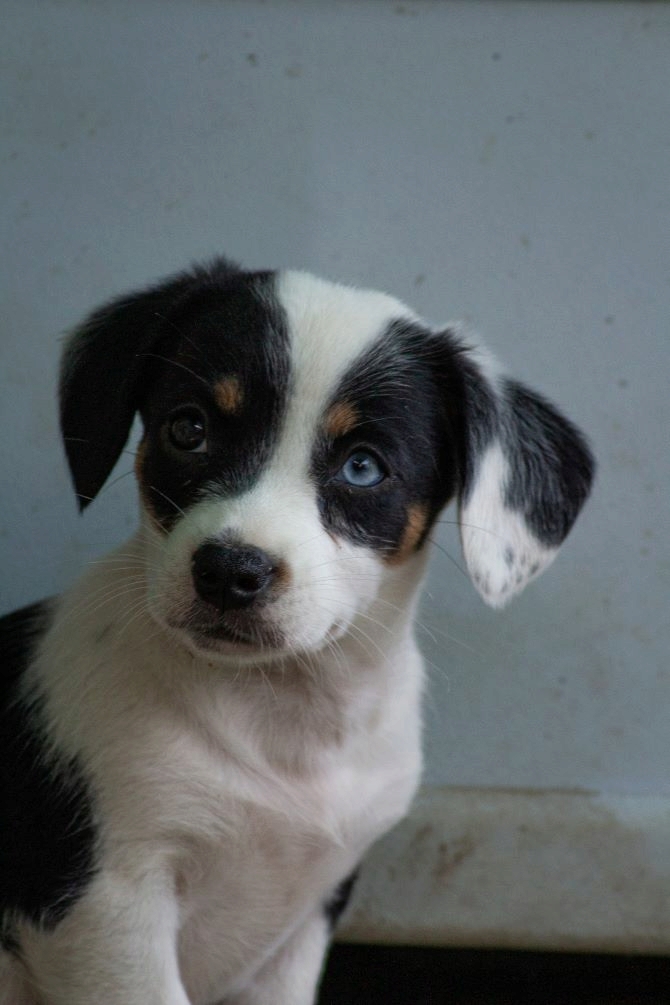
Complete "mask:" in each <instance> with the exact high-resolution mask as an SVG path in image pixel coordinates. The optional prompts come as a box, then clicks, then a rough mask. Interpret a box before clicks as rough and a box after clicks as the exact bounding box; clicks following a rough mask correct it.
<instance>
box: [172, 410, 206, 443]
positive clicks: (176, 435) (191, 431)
mask: <svg viewBox="0 0 670 1005" xmlns="http://www.w3.org/2000/svg"><path fill="white" fill-rule="evenodd" d="M167 434H168V439H169V441H170V443H171V444H172V446H173V447H176V448H177V450H186V451H188V452H189V453H198V454H204V453H205V451H206V450H207V428H206V422H205V416H204V415H203V414H202V412H201V411H200V410H199V409H197V408H183V409H180V411H179V412H176V413H174V414H173V415H172V416H171V417H170V419H169V421H168V427H167Z"/></svg>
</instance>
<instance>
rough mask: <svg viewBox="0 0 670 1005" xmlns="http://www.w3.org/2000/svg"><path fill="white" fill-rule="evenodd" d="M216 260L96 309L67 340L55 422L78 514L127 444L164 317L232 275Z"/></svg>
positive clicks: (164, 324) (164, 330)
mask: <svg viewBox="0 0 670 1005" xmlns="http://www.w3.org/2000/svg"><path fill="white" fill-rule="evenodd" d="M236 271H237V269H236V267H235V266H233V265H230V264H229V263H227V262H225V261H224V260H223V259H219V260H217V261H215V262H213V263H212V264H211V265H210V266H206V267H202V268H200V267H197V268H194V269H193V270H192V271H191V272H187V273H183V274H181V275H178V276H175V277H173V278H171V279H168V280H166V281H165V282H163V283H160V284H159V285H157V286H154V287H151V288H149V289H146V290H143V291H140V292H138V293H132V294H130V295H128V296H125V297H120V298H119V299H117V300H113V301H111V303H108V304H106V305H105V306H103V307H101V308H99V309H98V310H97V311H95V312H94V313H93V314H91V315H90V316H89V317H88V318H87V319H86V320H85V321H84V322H83V323H82V324H81V325H80V326H79V327H78V328H77V329H76V330H75V331H74V333H73V334H72V335H71V336H70V338H69V340H68V342H67V344H66V347H65V351H64V354H63V360H62V364H61V377H60V419H61V432H62V436H63V442H64V444H65V451H66V454H67V459H68V462H69V465H70V471H71V473H72V479H73V482H74V487H75V491H76V493H77V498H78V501H79V508H80V509H81V510H83V509H85V508H86V506H88V504H89V503H90V502H91V501H92V500H93V499H94V498H95V496H96V495H97V494H98V492H99V491H100V489H101V488H102V486H103V484H104V482H105V480H106V478H107V476H108V475H109V473H110V471H111V470H112V468H113V467H114V465H115V463H116V461H117V460H118V458H119V455H120V453H121V451H122V449H123V447H124V445H125V443H126V440H127V439H128V435H129V433H130V427H131V425H132V422H133V418H134V415H135V412H136V411H137V409H138V407H139V405H140V403H141V396H142V389H143V378H144V376H145V374H146V371H147V366H148V364H149V362H150V359H151V354H152V353H154V354H155V353H156V351H157V348H158V343H159V341H160V339H161V338H162V337H165V335H166V333H167V332H169V330H170V326H169V322H168V321H166V319H167V317H168V315H169V314H170V313H171V311H172V310H173V309H174V308H175V306H176V305H177V304H179V302H180V301H181V300H182V299H183V298H184V297H185V296H186V295H187V294H188V293H190V292H191V291H192V290H194V289H196V288H198V287H199V286H202V285H206V284H208V283H212V282H216V281H221V280H222V279H224V278H226V277H227V276H228V275H230V274H232V273H234V272H236Z"/></svg>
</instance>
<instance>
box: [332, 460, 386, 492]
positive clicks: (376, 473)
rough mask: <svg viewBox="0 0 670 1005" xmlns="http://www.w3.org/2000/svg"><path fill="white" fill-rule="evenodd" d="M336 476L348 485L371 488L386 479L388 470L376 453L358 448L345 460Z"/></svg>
mask: <svg viewBox="0 0 670 1005" xmlns="http://www.w3.org/2000/svg"><path fill="white" fill-rule="evenodd" d="M336 478H337V480H338V481H341V482H346V484H347V485H354V486H355V487H356V488H359V489H369V488H372V487H373V486H374V485H379V483H380V482H383V481H384V479H385V478H386V471H385V470H384V468H383V467H382V465H381V462H380V461H378V460H377V458H376V457H375V456H374V454H371V453H369V452H368V451H367V450H356V451H354V453H353V454H350V456H349V457H348V458H347V460H346V461H345V462H344V464H343V465H342V467H341V468H340V470H339V471H338V473H337V475H336Z"/></svg>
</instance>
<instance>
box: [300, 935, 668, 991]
mask: <svg viewBox="0 0 670 1005" xmlns="http://www.w3.org/2000/svg"><path fill="white" fill-rule="evenodd" d="M382 1003H383V1005H669V1003H670V959H667V958H663V957H660V958H659V957H640V956H636V957H629V956H605V955H602V956H601V955H577V954H559V953H551V954H550V953H525V952H496V951H488V950H485V951H471V950H458V949H430V948H405V947H397V946H361V945H345V944H339V945H336V946H335V947H334V948H333V951H332V953H331V956H330V960H329V963H328V967H327V969H326V974H325V977H324V981H323V984H322V989H321V996H320V998H319V1005H382Z"/></svg>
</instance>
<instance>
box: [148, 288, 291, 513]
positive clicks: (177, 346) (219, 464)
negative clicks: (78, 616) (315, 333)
mask: <svg viewBox="0 0 670 1005" xmlns="http://www.w3.org/2000/svg"><path fill="white" fill-rule="evenodd" d="M273 282H274V280H273V277H272V275H271V274H263V275H245V274H242V275H240V276H236V277H234V278H233V279H231V280H229V281H227V282H226V283H224V284H221V285H218V284H212V285H209V286H207V287H205V288H204V289H201V290H197V291H195V292H194V293H191V294H189V296H188V297H187V298H186V299H185V300H184V301H183V302H182V303H181V304H180V306H179V307H178V309H177V310H175V311H174V312H173V313H171V314H170V315H168V318H167V323H168V326H169V330H168V331H166V337H165V339H164V340H163V341H162V342H161V343H160V344H159V349H157V350H156V352H155V353H153V352H152V353H150V354H149V355H150V358H151V370H150V379H149V382H148V385H147V387H146V390H145V392H144V397H143V400H142V401H141V403H140V413H141V415H142V420H143V422H144V427H145V439H144V443H143V447H142V462H141V465H140V466H139V470H138V476H139V480H140V484H141V486H142V490H143V494H144V497H145V500H146V502H147V503H148V505H149V507H150V509H151V511H152V512H153V513H154V515H156V516H157V517H158V519H159V520H160V522H161V523H162V525H163V526H165V527H169V526H170V524H171V523H173V522H174V520H175V519H176V518H177V517H178V515H179V514H180V512H181V511H182V510H185V509H186V508H187V507H188V506H189V505H190V504H191V503H193V502H195V501H197V500H198V499H200V498H202V497H203V495H204V494H206V493H208V492H216V493H223V494H226V495H228V494H236V493H239V492H243V491H245V490H246V489H248V488H249V487H250V485H251V484H252V483H253V481H254V480H255V479H256V478H257V477H258V474H259V472H260V471H261V469H262V468H263V466H264V465H265V463H266V462H267V460H268V458H269V456H270V454H271V452H272V448H273V446H274V444H275V442H276V440H277V437H278V435H279V432H280V427H281V418H282V414H283V412H284V409H285V406H286V397H287V393H288V386H289V377H290V363H289V346H288V334H287V330H286V322H285V319H284V314H283V311H282V310H281V308H280V307H279V305H278V304H277V303H276V301H275V300H274V297H273ZM158 357H160V358H158ZM226 377H232V378H234V380H235V383H236V384H237V385H238V387H239V396H240V405H239V407H238V408H236V409H234V410H231V409H223V408H222V407H221V405H220V401H218V400H217V388H219V386H220V381H221V380H222V379H223V378H226ZM183 406H196V407H197V408H198V409H199V410H200V412H201V413H202V415H203V416H204V418H205V421H206V433H207V448H206V451H205V452H203V453H198V452H188V451H182V450H178V449H176V448H175V447H174V446H173V445H172V444H171V443H170V442H169V438H168V423H169V417H170V416H171V415H174V414H175V412H178V410H179V409H180V408H181V407H183Z"/></svg>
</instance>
